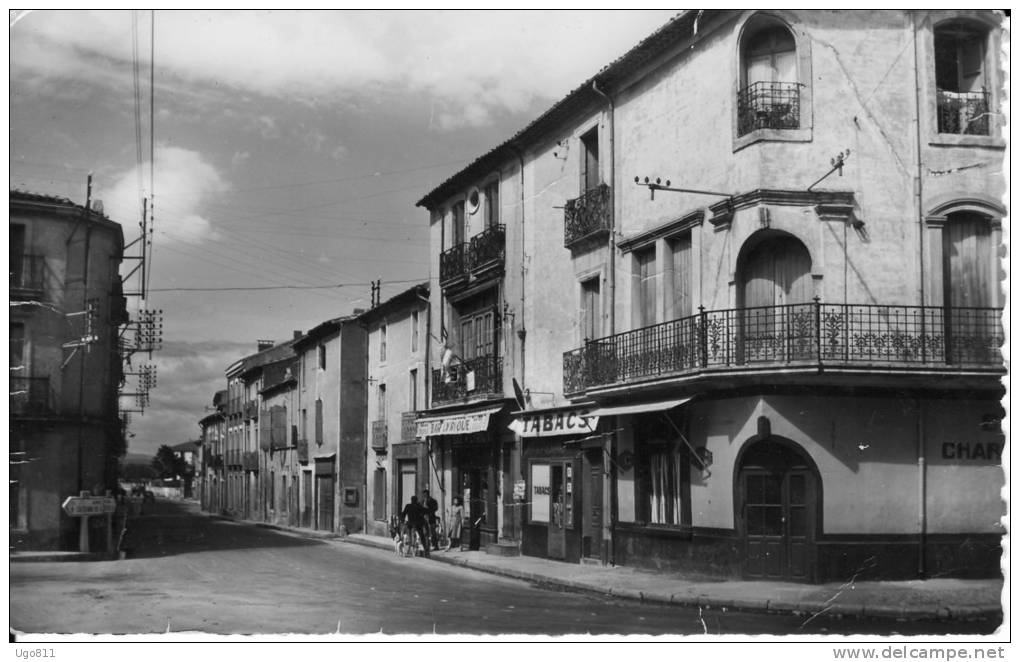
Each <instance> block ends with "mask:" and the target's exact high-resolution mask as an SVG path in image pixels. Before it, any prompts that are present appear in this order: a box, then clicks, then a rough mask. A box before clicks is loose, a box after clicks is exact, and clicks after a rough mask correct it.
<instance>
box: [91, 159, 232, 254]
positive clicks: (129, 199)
mask: <svg viewBox="0 0 1020 662" xmlns="http://www.w3.org/2000/svg"><path fill="white" fill-rule="evenodd" d="M141 172H142V176H141V177H139V168H138V166H135V167H133V168H131V169H130V170H128V171H127V172H124V173H121V174H119V175H115V176H114V177H113V180H114V184H113V186H111V187H110V188H109V189H108V190H106V191H103V190H99V191H97V196H96V197H97V198H100V199H102V200H103V202H104V206H105V209H106V212H107V214H108V215H109V216H111V217H112V218H114V219H115V220H117V219H119V220H121V221H122V223H126V222H127V221H128V220H129V219H133V218H137V217H140V210H141V202H140V197H139V196H140V194H139V185H141V186H142V187H143V189H146V190H145V195H146V197H149V196H150V192H149V191H148V190H147V188H148V185H149V179H148V173H149V165H148V163H144V164H143V165H142V168H141ZM154 185H155V189H156V190H155V193H156V195H155V196H152V197H153V198H154V200H155V210H156V226H155V227H156V232H157V234H160V235H164V236H166V237H169V238H171V239H174V240H177V241H182V242H185V243H191V244H194V243H198V242H201V241H204V240H208V239H215V238H217V237H218V236H219V235H218V234H217V233H216V231H215V229H214V228H213V225H212V223H211V222H210V221H209V220H208V219H206V218H205V217H204V216H202V213H201V207H202V203H203V201H205V200H206V199H208V198H209V197H210V196H211V195H214V194H216V193H219V192H222V191H224V190H226V188H227V185H226V182H225V181H224V180H223V178H222V177H221V175H220V174H219V171H218V170H217V169H216V168H215V167H214V166H212V165H211V164H209V163H208V162H207V161H205V159H203V158H202V155H201V154H199V153H198V152H195V151H191V150H187V149H183V148H181V147H170V146H167V145H159V146H158V147H157V149H156V168H155V173H154Z"/></svg>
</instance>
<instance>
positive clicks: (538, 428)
mask: <svg viewBox="0 0 1020 662" xmlns="http://www.w3.org/2000/svg"><path fill="white" fill-rule="evenodd" d="M598 424H599V417H598V416H593V415H592V414H591V410H590V409H588V408H567V409H551V410H549V409H547V410H545V411H521V412H517V413H515V414H514V420H513V422H512V423H510V425H509V428H510V429H511V430H513V431H514V432H516V433H517V434H519V435H520V436H522V437H562V436H564V435H568V434H591V433H593V432H595V428H596V427H598Z"/></svg>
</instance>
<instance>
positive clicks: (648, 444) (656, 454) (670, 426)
mask: <svg viewBox="0 0 1020 662" xmlns="http://www.w3.org/2000/svg"><path fill="white" fill-rule="evenodd" d="M678 430H679V426H676V424H675V423H673V422H672V421H670V420H667V419H666V417H665V415H662V414H658V415H644V416H640V417H639V418H638V419H637V420H636V425H635V433H636V440H637V448H638V457H639V476H638V490H639V494H638V504H637V505H638V508H639V511H638V517H639V519H641V520H642V521H644V522H647V523H648V524H659V525H663V526H681V525H684V524H690V453H689V452H688V450H687V445H686V444H685V443H684V442H683V440H681V439H680V433H679V432H678Z"/></svg>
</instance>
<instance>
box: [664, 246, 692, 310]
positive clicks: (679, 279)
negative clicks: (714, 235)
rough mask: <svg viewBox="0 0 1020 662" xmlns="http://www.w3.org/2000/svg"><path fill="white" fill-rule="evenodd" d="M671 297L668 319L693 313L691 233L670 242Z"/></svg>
mask: <svg viewBox="0 0 1020 662" xmlns="http://www.w3.org/2000/svg"><path fill="white" fill-rule="evenodd" d="M672 248H673V297H672V299H673V300H672V302H671V303H672V305H673V310H672V315H669V316H668V317H669V319H679V318H681V317H689V316H690V315H692V314H693V313H694V311H693V309H692V305H691V235H690V233H685V234H683V235H682V236H680V237H677V238H676V239H675V240H674V241H673V242H672Z"/></svg>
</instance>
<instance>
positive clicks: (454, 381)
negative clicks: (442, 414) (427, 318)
mask: <svg viewBox="0 0 1020 662" xmlns="http://www.w3.org/2000/svg"><path fill="white" fill-rule="evenodd" d="M502 393H503V359H502V357H499V356H494V355H489V356H480V357H478V358H474V359H469V360H467V361H464V362H463V363H459V364H457V365H453V366H451V367H450V375H449V376H445V375H444V374H443V370H442V369H437V370H433V371H432V405H433V406H437V405H443V404H451V403H455V402H467V401H468V400H470V399H473V398H475V397H476V396H485V395H501V394H502Z"/></svg>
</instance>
